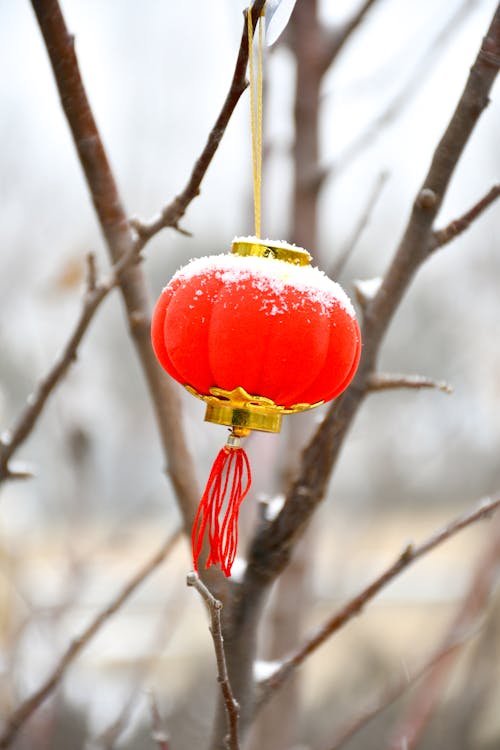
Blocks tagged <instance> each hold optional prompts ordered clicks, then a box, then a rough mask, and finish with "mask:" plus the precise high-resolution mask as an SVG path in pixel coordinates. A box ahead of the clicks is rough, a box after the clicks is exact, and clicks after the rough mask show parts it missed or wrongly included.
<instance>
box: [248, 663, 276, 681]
mask: <svg viewBox="0 0 500 750" xmlns="http://www.w3.org/2000/svg"><path fill="white" fill-rule="evenodd" d="M280 667H281V662H280V661H264V660H261V659H258V660H257V661H255V662H254V665H253V676H254V679H255V681H256V682H262V681H264V680H267V679H269V677H271V676H272V675H273V674H274V673H275V672H276V670H277V669H279V668H280Z"/></svg>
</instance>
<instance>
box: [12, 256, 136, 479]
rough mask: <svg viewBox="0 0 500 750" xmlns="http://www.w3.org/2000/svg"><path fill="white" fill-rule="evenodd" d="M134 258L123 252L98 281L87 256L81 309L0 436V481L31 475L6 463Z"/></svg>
mask: <svg viewBox="0 0 500 750" xmlns="http://www.w3.org/2000/svg"><path fill="white" fill-rule="evenodd" d="M137 260H138V254H137V252H136V250H135V249H134V252H132V253H130V254H127V255H124V256H123V257H122V258H120V260H119V261H118V262H117V263H115V265H114V266H113V268H112V269H111V274H110V276H109V278H108V279H107V280H105V281H102V282H98V281H97V279H96V267H95V258H94V256H93V255H91V254H90V255H89V256H88V257H87V279H86V290H85V294H84V297H83V304H82V309H81V311H80V315H79V318H78V320H77V322H76V325H75V327H74V329H73V332H72V333H71V335H70V337H69V339H68V341H67V342H66V345H65V346H64V349H63V351H62V353H61V354H60V355H59V356H58V357H57V359H56V361H55V362H54V364H53V365H52V367H51V369H50V370H49V372H48V373H47V374H46V375H45V376H44V377H43V378H42V379H41V380H40V381H39V383H38V385H37V386H36V388H35V390H34V391H33V393H31V394H30V395H29V396H28V398H27V399H26V405H25V407H24V409H23V410H22V411H21V413H20V414H19V416H18V418H17V420H16V421H15V423H14V424H13V425H12V427H10V428H9V429H8V430H6V431H5V432H3V433H2V435H1V436H0V484H1V483H2V482H3V481H4V480H6V479H7V480H9V479H21V478H22V479H24V478H27V477H30V476H31V474H30V473H29V472H19V471H15V470H14V469H13V468H12V467H10V466H9V461H10V459H11V458H12V456H13V455H14V453H15V452H16V451H17V449H18V448H19V447H20V446H21V445H22V443H23V442H24V441H25V440H26V438H27V437H29V435H30V434H31V432H32V430H33V428H34V427H35V425H36V423H37V420H38V418H39V416H40V415H41V413H42V411H43V409H44V407H45V405H46V403H47V401H48V399H49V397H50V396H51V395H52V393H53V392H54V390H55V388H56V387H57V386H58V385H59V383H60V382H61V381H62V379H63V378H64V376H65V375H66V373H67V371H68V370H69V368H70V366H71V365H72V364H73V362H75V360H76V358H77V355H78V349H79V347H80V344H81V342H82V339H83V337H84V336H85V334H86V332H87V330H88V328H89V326H90V323H91V322H92V320H93V318H94V315H95V313H96V312H97V309H98V308H99V306H100V304H101V302H103V300H104V299H105V298H106V297H107V295H108V294H109V292H110V291H111V290H112V289H114V287H115V286H117V284H119V283H120V277H121V274H122V273H123V272H124V271H125V270H126V268H127V267H128V266H129V265H132V264H134V263H136V262H137Z"/></svg>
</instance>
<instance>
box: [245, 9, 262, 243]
mask: <svg viewBox="0 0 500 750" xmlns="http://www.w3.org/2000/svg"><path fill="white" fill-rule="evenodd" d="M264 13H265V7H264V10H263V11H262V14H261V16H260V17H259V18H258V19H257V24H256V26H257V25H258V27H259V34H258V43H257V76H256V75H255V64H254V51H253V46H254V45H253V38H254V28H253V24H252V8H251V7H249V8H248V12H247V24H248V67H249V73H250V125H251V130H252V166H253V204H254V221H255V236H256V237H260V231H261V196H262V87H263V73H262V57H263V52H262V50H263V31H262V27H263V24H264V19H263V16H264Z"/></svg>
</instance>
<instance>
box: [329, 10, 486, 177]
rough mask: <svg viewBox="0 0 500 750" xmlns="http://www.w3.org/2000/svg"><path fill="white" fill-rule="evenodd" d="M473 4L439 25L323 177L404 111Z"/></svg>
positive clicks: (343, 164)
mask: <svg viewBox="0 0 500 750" xmlns="http://www.w3.org/2000/svg"><path fill="white" fill-rule="evenodd" d="M472 8H473V3H471V2H470V0H464V2H463V3H462V4H461V5H459V6H458V7H457V8H456V10H455V11H454V12H453V14H452V15H451V17H450V18H449V19H448V20H447V21H446V22H445V23H444V24H443V27H442V28H441V29H440V31H439V32H438V33H437V34H436V36H435V38H434V39H433V40H432V42H431V43H430V44H429V46H428V47H427V49H426V50H425V51H424V53H423V54H422V55H421V56H420V59H419V60H418V62H417V63H416V65H415V67H414V68H413V70H412V72H411V73H410V75H409V77H408V78H407V80H406V82H405V84H404V85H403V86H402V87H401V90H400V91H399V92H398V93H397V94H396V95H395V96H394V97H393V99H391V100H390V101H389V103H388V104H387V106H386V107H385V108H384V109H383V110H382V111H381V112H380V113H379V114H378V115H377V116H376V117H375V118H374V119H373V120H372V121H371V122H369V123H368V124H367V125H366V127H365V128H364V130H362V131H361V132H360V133H359V135H357V136H355V138H354V139H353V140H352V141H351V143H350V144H348V145H347V146H346V148H345V149H344V150H343V151H342V153H341V154H340V155H339V156H338V157H337V158H336V159H334V160H333V162H332V163H331V164H330V165H326V166H324V167H323V169H322V172H323V173H324V175H323V176H324V177H325V176H329V175H330V174H332V175H334V176H335V177H338V176H339V175H340V173H341V172H342V171H344V170H345V169H346V168H347V167H348V166H349V165H350V164H351V162H352V161H353V160H354V159H355V158H357V157H358V156H359V155H360V154H361V153H362V151H363V150H364V149H366V148H367V147H368V146H370V144H371V143H372V142H373V141H374V140H375V138H377V136H378V135H379V133H380V132H381V131H382V129H383V128H385V127H387V125H389V124H390V123H391V122H393V120H395V119H396V117H398V116H399V115H401V113H402V112H403V111H404V108H405V107H406V106H407V104H408V103H409V102H410V101H411V100H412V98H413V97H414V96H415V94H416V93H417V91H418V90H419V89H420V88H421V86H422V84H423V83H424V82H425V80H426V78H427V76H429V75H430V74H431V73H432V70H433V66H432V64H431V60H432V58H433V57H436V56H437V54H438V53H439V52H440V50H441V49H442V48H443V46H444V45H445V44H447V43H448V42H449V40H450V39H452V38H453V36H452V31H454V30H456V29H457V28H458V27H459V26H460V24H461V23H463V21H465V19H466V18H467V15H468V14H469V13H470V12H471V10H472Z"/></svg>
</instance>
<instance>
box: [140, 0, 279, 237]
mask: <svg viewBox="0 0 500 750" xmlns="http://www.w3.org/2000/svg"><path fill="white" fill-rule="evenodd" d="M264 4H265V0H255V2H254V3H253V5H252V21H253V25H254V26H255V24H256V22H257V19H258V18H259V16H260V14H261V11H262V8H263V7H264ZM246 13H247V12H246V11H245V18H244V23H243V32H242V35H241V42H240V48H239V51H238V56H237V59H236V66H235V69H234V73H233V78H232V81H231V85H230V87H229V91H228V93H227V96H226V99H225V101H224V104H223V105H222V109H221V111H220V113H219V116H218V117H217V120H216V121H215V124H214V126H213V128H212V130H211V131H210V133H209V135H208V139H207V142H206V144H205V147H204V149H203V151H202V152H201V154H200V156H199V157H198V159H197V160H196V162H195V165H194V167H193V170H192V172H191V175H190V177H189V180H188V182H187V184H186V186H185V187H184V190H182V192H181V193H179V195H177V196H176V197H175V198H174V200H173V201H172V202H171V203H169V204H168V206H165V208H163V209H162V211H161V213H160V214H159V215H158V216H156V217H154V218H152V219H150V220H149V221H144V222H143V221H140V220H139V219H134V220H133V222H132V224H133V227H134V229H135V230H136V232H137V234H138V236H139V240H138V242H139V244H140V245H141V246H143V245H144V244H145V243H146V242H147V241H148V240H150V239H151V237H153V236H154V235H155V234H157V233H158V232H159V231H160V230H162V229H165V228H166V227H172V228H174V229H177V230H178V229H179V221H180V219H182V217H183V216H184V214H185V212H186V209H187V207H188V206H189V204H190V203H191V201H192V200H193V199H194V198H196V197H197V196H198V195H199V194H200V185H201V183H202V180H203V178H204V177H205V174H206V171H207V169H208V167H209V166H210V163H211V161H212V159H213V157H214V155H215V152H216V151H217V148H218V147H219V143H220V142H221V140H222V136H223V135H224V133H225V131H226V128H227V125H228V122H229V120H230V118H231V115H232V114H233V112H234V109H235V108H236V105H237V104H238V101H239V99H240V97H241V95H242V93H243V92H244V91H245V89H246V87H247V85H248V84H247V80H246V69H247V64H248V26H247V20H246V19H247V16H246Z"/></svg>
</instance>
